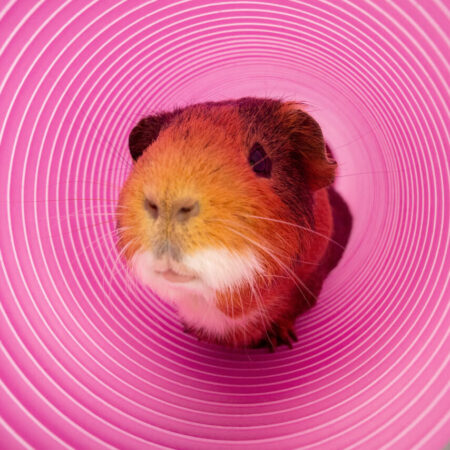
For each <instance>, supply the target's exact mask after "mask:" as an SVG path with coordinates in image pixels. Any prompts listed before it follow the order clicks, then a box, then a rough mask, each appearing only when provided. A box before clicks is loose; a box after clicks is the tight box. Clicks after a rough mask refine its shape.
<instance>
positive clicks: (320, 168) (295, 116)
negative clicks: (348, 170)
mask: <svg viewBox="0 0 450 450" xmlns="http://www.w3.org/2000/svg"><path fill="white" fill-rule="evenodd" d="M284 109H285V111H286V116H287V119H286V121H287V125H288V127H289V130H290V138H291V141H292V144H293V146H294V148H295V149H296V150H298V151H299V152H300V154H301V160H302V163H303V164H304V168H305V177H306V181H307V183H308V185H309V187H310V188H311V189H312V190H314V191H315V190H317V189H321V188H323V187H326V186H329V185H330V184H332V183H333V181H334V177H335V174H336V168H337V164H336V162H335V161H333V160H332V159H329V157H328V156H327V150H326V144H325V140H324V138H323V134H322V130H321V128H320V126H319V124H318V123H317V122H316V120H315V119H313V118H312V117H311V116H310V115H309V114H308V113H306V112H305V111H304V105H302V104H299V103H294V102H288V103H285V104H284Z"/></svg>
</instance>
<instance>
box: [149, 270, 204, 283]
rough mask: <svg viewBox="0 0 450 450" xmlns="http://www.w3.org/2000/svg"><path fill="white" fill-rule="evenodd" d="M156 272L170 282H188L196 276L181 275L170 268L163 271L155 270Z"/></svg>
mask: <svg viewBox="0 0 450 450" xmlns="http://www.w3.org/2000/svg"><path fill="white" fill-rule="evenodd" d="M156 273H157V274H158V275H160V276H162V277H163V278H164V279H165V280H167V281H170V282H171V283H188V282H189V281H192V280H195V278H196V277H195V276H194V275H182V274H180V273H177V272H175V271H174V270H172V269H168V270H165V271H163V272H160V271H156Z"/></svg>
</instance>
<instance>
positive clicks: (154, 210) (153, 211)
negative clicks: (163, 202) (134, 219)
mask: <svg viewBox="0 0 450 450" xmlns="http://www.w3.org/2000/svg"><path fill="white" fill-rule="evenodd" d="M144 207H145V209H146V211H147V212H148V213H149V214H150V217H153V219H157V218H158V216H159V208H158V205H157V204H156V203H155V202H154V201H152V200H150V199H148V198H146V199H145V200H144Z"/></svg>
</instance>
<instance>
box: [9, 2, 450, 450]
mask: <svg viewBox="0 0 450 450" xmlns="http://www.w3.org/2000/svg"><path fill="white" fill-rule="evenodd" d="M445 14H446V12H445V10H444V6H443V4H442V3H441V2H434V1H431V0H430V1H423V2H409V1H396V2H389V3H388V2H385V1H373V2H372V1H356V0H354V1H345V2H344V1H321V0H314V1H313V0H310V1H298V2H297V1H283V2H281V1H278V2H275V1H266V2H262V1H251V2H235V1H223V2H219V1H215V2H207V1H184V2H172V1H157V2H148V1H147V2H146V1H130V0H127V1H117V0H101V1H85V0H77V1H71V2H70V1H69V2H67V1H66V2H64V1H56V0H55V1H53V0H50V1H41V2H38V1H36V2H34V1H27V0H25V1H22V0H21V1H16V2H14V1H3V2H2V11H1V12H0V30H1V33H0V48H1V56H0V95H1V101H0V139H1V147H0V149H1V151H0V250H1V254H0V266H1V267H0V296H1V323H0V334H1V339H2V344H3V349H4V351H3V352H1V361H0V371H1V375H2V390H1V398H0V410H1V414H2V419H1V433H0V442H1V444H0V447H2V448H5V449H12V448H16V447H17V448H21V447H28V446H31V447H35V448H46V449H48V448H60V447H66V446H73V447H78V448H81V447H84V448H104V447H110V446H114V447H121V448H145V447H152V446H157V445H161V446H169V447H176V448H192V449H201V448H209V449H210V448H229V447H230V445H232V444H234V445H235V446H236V447H237V448H258V449H262V448H276V449H280V448H292V447H304V448H330V449H331V448H333V449H334V448H343V447H347V448H354V447H356V448H364V449H366V448H379V447H381V446H389V447H393V448H411V447H412V446H414V445H416V446H419V447H423V448H433V449H436V448H440V447H442V446H443V445H444V444H445V443H446V441H447V440H448V438H449V437H450V434H449V431H448V430H449V429H450V427H449V424H448V419H449V415H448V411H449V403H450V399H449V394H448V387H449V364H448V356H449V339H448V332H449V328H450V326H449V325H450V321H449V313H448V308H449V291H448V286H447V282H448V272H449V263H448V259H447V261H446V260H445V257H446V251H447V250H448V229H449V227H448V226H449V223H448V222H449V214H448V211H449V174H448V160H447V157H446V151H448V135H447V131H446V127H445V120H446V119H447V111H446V106H445V103H446V102H448V96H446V91H445V83H446V79H447V80H448V76H449V73H448V70H447V69H448V67H447V65H446V62H445V57H446V55H447V56H448V51H449V50H448V44H447V42H446V36H445V32H446V31H445V29H446V28H448V19H447V18H446V16H445ZM247 95H257V96H272V97H277V96H283V97H284V98H286V99H296V100H304V101H306V102H308V103H309V104H310V111H311V112H312V114H313V115H314V116H315V117H316V118H317V119H318V120H319V122H320V123H321V124H322V126H323V129H324V132H325V135H326V138H327V139H328V141H329V142H330V144H331V146H332V147H333V149H334V152H335V154H336V156H337V159H338V162H339V163H340V174H339V177H338V181H337V187H338V189H339V191H340V192H341V193H342V194H343V195H344V197H345V198H346V199H347V200H348V202H349V204H350V206H351V208H352V211H353V213H354V230H353V234H352V237H351V241H350V244H349V247H348V249H347V251H346V254H345V257H344V259H343V260H342V262H341V264H340V265H339V267H338V268H337V269H336V270H335V271H334V272H333V273H332V275H331V276H330V277H329V279H328V280H327V283H326V285H325V287H324V290H323V293H322V296H321V298H320V300H319V302H318V305H317V306H316V307H315V308H314V309H313V310H312V311H310V312H309V313H307V314H306V315H304V316H303V317H301V318H300V319H299V320H298V321H297V324H296V329H297V333H298V335H299V337H300V339H299V342H298V344H297V345H295V347H294V349H293V350H288V349H280V351H278V352H277V353H275V354H269V353H266V352H265V351H264V350H248V351H245V350H241V351H229V350H226V349H223V348H220V347H215V346H211V345H207V344H202V343H199V342H197V341H196V340H195V339H194V338H192V337H190V336H188V335H185V334H184V333H183V332H182V331H181V327H180V324H179V322H178V320H177V317H176V314H175V313H174V311H173V310H172V309H170V308H169V307H168V306H166V305H165V303H164V302H162V301H160V300H158V299H153V298H152V297H151V293H150V291H149V290H148V289H146V288H143V287H142V286H138V285H136V284H135V283H133V281H131V279H130V277H128V276H127V272H126V270H125V267H124V265H123V264H122V263H121V262H119V261H117V256H118V254H117V251H116V249H115V245H114V242H115V237H114V206H115V203H116V199H117V196H118V191H119V189H120V186H121V184H122V182H123V181H124V179H125V177H126V175H127V173H128V171H129V169H130V158H129V155H128V150H127V145H126V144H127V136H128V133H129V131H130V130H131V128H132V126H133V124H134V123H135V122H136V121H137V119H138V118H139V117H140V116H142V115H144V114H148V113H150V112H151V111H154V110H158V109H167V108H171V107H172V106H175V105H186V104H189V103H191V102H199V101H203V100H219V99H224V98H233V97H239V96H247ZM447 258H448V256H447Z"/></svg>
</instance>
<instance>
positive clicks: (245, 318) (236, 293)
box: [117, 97, 352, 350]
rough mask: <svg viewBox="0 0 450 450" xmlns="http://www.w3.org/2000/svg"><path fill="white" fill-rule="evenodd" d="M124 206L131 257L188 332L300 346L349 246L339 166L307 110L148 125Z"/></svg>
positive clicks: (124, 241) (244, 109)
mask: <svg viewBox="0 0 450 450" xmlns="http://www.w3.org/2000/svg"><path fill="white" fill-rule="evenodd" d="M129 147H130V152H131V156H132V158H133V160H134V164H133V168H132V170H131V173H130V174H129V176H128V178H127V180H126V181H125V183H124V185H123V188H122V190H121V192H120V196H119V204H118V208H117V221H118V233H119V241H118V246H119V249H120V251H121V254H122V255H123V256H124V257H125V259H126V260H127V262H128V264H129V266H130V268H131V270H132V272H133V273H134V274H135V275H136V277H137V278H138V279H139V280H140V281H141V282H142V283H144V284H145V285H147V286H149V287H150V288H151V289H152V290H153V291H154V292H155V293H156V294H157V295H158V296H159V297H160V298H162V299H164V300H166V301H168V302H170V303H172V304H173V305H174V306H175V307H176V308H177V310H178V313H179V316H180V318H181V321H182V322H183V324H184V327H185V330H186V331H188V332H190V333H192V334H194V335H195V336H197V337H198V338H199V339H202V340H207V341H210V342H214V343H220V344H225V345H228V346H267V347H268V348H269V349H271V350H273V349H274V348H275V347H276V346H277V345H279V344H287V345H289V346H292V341H296V340H297V337H296V335H295V333H294V331H293V324H294V321H295V318H296V317H297V316H298V315H299V314H300V313H302V312H303V311H306V310H307V309H309V308H310V307H312V306H313V305H314V303H315V302H316V298H317V296H318V295H319V292H320V290H321V287H322V283H323V281H324V279H325V278H326V276H327V275H328V273H329V272H330V271H331V270H332V269H333V268H334V267H335V266H336V264H337V263H338V261H339V259H340V258H341V256H342V253H343V251H344V248H345V246H346V244H347V241H348V238H349V234H350V230H351V224H352V219H351V215H350V212H349V209H348V207H347V205H346V203H345V202H344V200H343V199H342V198H341V197H340V195H339V194H338V193H337V192H336V191H335V190H334V189H333V188H332V183H333V180H334V177H335V173H336V167H337V164H336V162H335V161H334V160H333V159H332V156H331V154H330V152H329V150H328V149H327V147H326V145H325V142H324V138H323V136H322V132H321V129H320V127H319V125H318V124H317V122H316V121H315V120H314V119H313V118H312V117H311V116H310V115H309V114H308V113H307V112H306V111H305V110H304V108H303V105H301V104H299V103H295V102H283V101H280V100H276V99H264V98H250V97H248V98H241V99H237V100H229V101H222V102H208V103H200V104H195V105H190V106H187V107H185V108H179V109H176V110H174V111H170V112H161V113H159V114H154V115H151V116H148V117H145V118H143V119H142V120H141V121H140V122H139V123H138V124H137V125H136V126H135V127H134V129H133V130H132V131H131V134H130V136H129Z"/></svg>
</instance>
